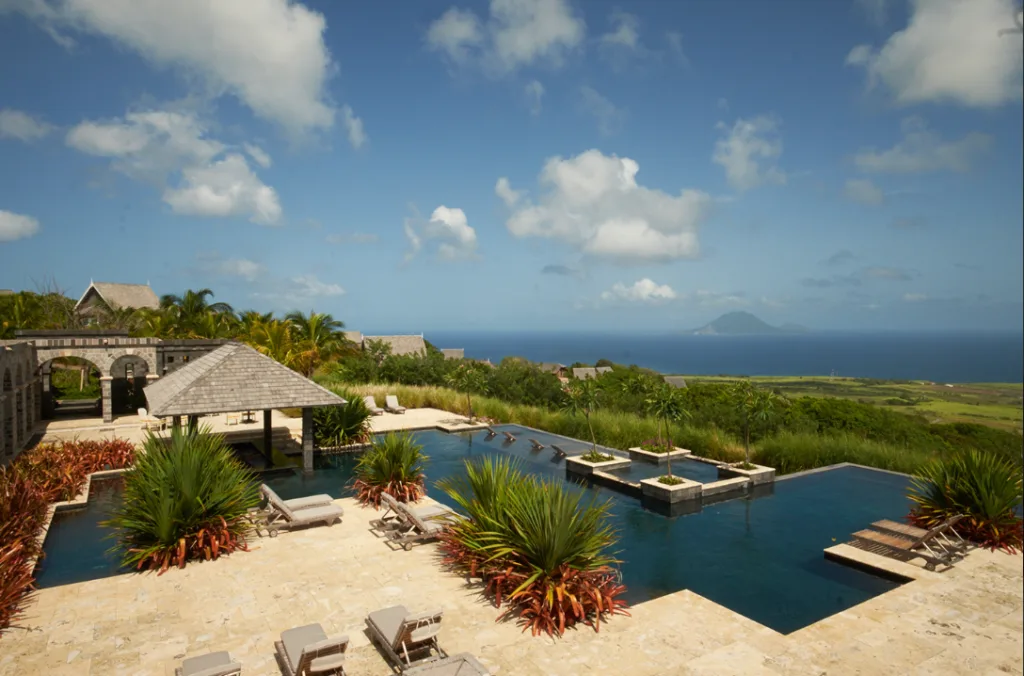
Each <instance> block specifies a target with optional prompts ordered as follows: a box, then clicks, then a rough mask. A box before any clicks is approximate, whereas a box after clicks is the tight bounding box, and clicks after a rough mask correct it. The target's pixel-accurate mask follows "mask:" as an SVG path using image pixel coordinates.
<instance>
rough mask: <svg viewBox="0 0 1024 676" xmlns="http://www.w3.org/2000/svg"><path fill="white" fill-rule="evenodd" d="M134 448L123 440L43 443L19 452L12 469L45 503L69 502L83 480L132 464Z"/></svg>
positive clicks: (76, 493)
mask: <svg viewBox="0 0 1024 676" xmlns="http://www.w3.org/2000/svg"><path fill="white" fill-rule="evenodd" d="M134 459H135V447H134V446H133V445H132V444H131V443H130V442H128V441H126V440H124V439H107V440H103V441H66V442H62V443H58V444H43V445H40V446H36V447H35V448H33V449H32V450H31V451H28V452H26V453H22V454H21V455H20V456H18V459H17V460H15V462H14V465H13V470H14V471H15V472H17V473H18V474H22V475H24V476H27V477H29V478H30V479H31V480H32V482H33V483H34V484H35V485H36V486H37V487H38V488H39V489H40V490H42V491H43V493H44V494H45V496H46V500H47V502H56V501H61V500H73V499H74V498H75V496H77V495H78V492H79V491H80V490H81V489H82V485H83V484H84V483H85V477H86V476H87V475H89V474H92V473H93V472H99V471H101V470H104V469H121V468H124V467H127V466H129V465H131V464H132V462H133V461H134Z"/></svg>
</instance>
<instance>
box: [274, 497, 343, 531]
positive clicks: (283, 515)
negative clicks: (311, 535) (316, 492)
mask: <svg viewBox="0 0 1024 676" xmlns="http://www.w3.org/2000/svg"><path fill="white" fill-rule="evenodd" d="M263 494H264V495H265V496H267V499H268V501H269V507H270V513H269V514H268V515H267V524H266V525H267V530H268V531H270V534H271V535H275V534H276V532H277V530H278V529H280V528H297V527H300V526H311V525H313V524H316V523H323V524H324V525H327V526H330V525H331V524H333V523H334V522H335V521H340V520H341V517H342V516H344V515H345V510H343V509H342V508H341V507H339V506H338V505H336V504H334V503H333V502H332V503H330V504H326V505H313V506H309V507H301V508H296V509H293V508H292V507H290V506H289V505H288V504H287V503H285V501H284V500H282V499H281V498H279V497H278V496H277V494H276V493H274V491H272V490H269V489H266V490H264V493H263ZM300 499H301V498H300Z"/></svg>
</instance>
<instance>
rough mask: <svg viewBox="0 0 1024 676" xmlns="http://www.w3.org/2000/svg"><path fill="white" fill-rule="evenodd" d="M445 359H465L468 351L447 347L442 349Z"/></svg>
mask: <svg viewBox="0 0 1024 676" xmlns="http://www.w3.org/2000/svg"><path fill="white" fill-rule="evenodd" d="M441 354H443V355H444V358H445V359H465V357H466V351H465V350H464V349H463V348H461V347H458V348H453V347H446V348H442V349H441Z"/></svg>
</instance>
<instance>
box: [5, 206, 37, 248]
mask: <svg viewBox="0 0 1024 676" xmlns="http://www.w3.org/2000/svg"><path fill="white" fill-rule="evenodd" d="M37 232H39V221H37V220H36V219H34V218H32V217H31V216H25V215H23V214H16V213H14V212H12V211H4V210H3V209H0V242H13V241H15V240H18V239H25V238H28V237H31V236H32V235H34V234H36V233H37Z"/></svg>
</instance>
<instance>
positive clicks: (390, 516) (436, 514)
mask: <svg viewBox="0 0 1024 676" xmlns="http://www.w3.org/2000/svg"><path fill="white" fill-rule="evenodd" d="M380 498H381V500H380V502H381V504H382V505H384V507H386V509H385V511H384V514H383V515H382V516H381V517H380V518H379V519H374V520H373V521H371V522H370V528H371V529H373V530H376V531H381V532H384V531H388V530H391V529H394V528H402V527H405V528H406V529H407V530H408V529H410V528H412V525H411V524H410V523H409V518H408V515H407V512H411V513H413V514H415V515H416V517H417V518H419V519H420V520H421V521H431V520H434V519H440V518H444V517H446V516H448V515H450V514H454V513H455V512H454V511H453V510H452V509H451V508H450V507H448V506H447V505H442V504H430V505H421V506H419V507H413V506H411V505H409V504H406V503H402V502H399V501H398V500H395V499H394V498H393V497H392V496H391V495H389V494H388V493H382V494H381V496H380Z"/></svg>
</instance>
